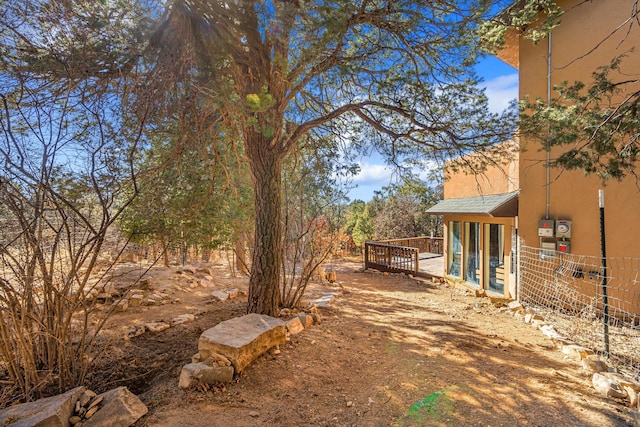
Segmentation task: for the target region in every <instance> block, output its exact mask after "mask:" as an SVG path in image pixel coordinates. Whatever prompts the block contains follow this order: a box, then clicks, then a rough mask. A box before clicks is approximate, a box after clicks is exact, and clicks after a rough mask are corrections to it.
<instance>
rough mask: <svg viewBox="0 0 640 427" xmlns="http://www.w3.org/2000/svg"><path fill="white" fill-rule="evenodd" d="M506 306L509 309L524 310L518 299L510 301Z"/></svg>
mask: <svg viewBox="0 0 640 427" xmlns="http://www.w3.org/2000/svg"><path fill="white" fill-rule="evenodd" d="M507 307H508V308H509V310H511V311H521V310H524V307H523V306H522V304H520V302H519V301H511V302H510V303H509V304H507Z"/></svg>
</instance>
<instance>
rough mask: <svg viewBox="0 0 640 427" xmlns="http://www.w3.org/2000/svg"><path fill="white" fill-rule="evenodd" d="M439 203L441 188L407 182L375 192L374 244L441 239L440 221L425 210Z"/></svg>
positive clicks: (416, 181) (414, 181) (412, 181)
mask: <svg viewBox="0 0 640 427" xmlns="http://www.w3.org/2000/svg"><path fill="white" fill-rule="evenodd" d="M441 199H442V187H441V186H436V187H435V188H434V187H431V186H428V185H427V184H426V183H424V182H422V181H420V180H417V179H409V180H406V181H404V182H403V183H402V184H401V185H398V184H396V185H391V186H389V187H385V188H383V190H382V191H380V192H377V193H376V195H375V197H374V200H373V201H372V204H375V205H377V209H376V212H375V218H374V225H375V240H386V239H397V238H404V237H419V236H429V235H434V236H442V222H441V218H440V217H437V216H432V215H429V214H427V213H426V210H427V209H428V208H430V207H431V206H433V205H434V204H436V203H437V202H438V201H440V200H441Z"/></svg>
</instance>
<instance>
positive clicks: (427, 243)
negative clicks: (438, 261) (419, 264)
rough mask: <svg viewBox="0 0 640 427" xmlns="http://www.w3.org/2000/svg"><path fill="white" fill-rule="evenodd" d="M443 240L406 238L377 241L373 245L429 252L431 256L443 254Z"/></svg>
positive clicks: (437, 238)
mask: <svg viewBox="0 0 640 427" xmlns="http://www.w3.org/2000/svg"><path fill="white" fill-rule="evenodd" d="M443 241H444V238H442V237H406V238H404V239H390V240H378V241H376V242H375V243H384V244H387V245H393V246H406V247H409V248H416V249H418V252H421V253H422V252H430V253H432V254H440V255H442V254H444V250H443V249H444V248H443V246H442V245H443Z"/></svg>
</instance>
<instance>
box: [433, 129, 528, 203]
mask: <svg viewBox="0 0 640 427" xmlns="http://www.w3.org/2000/svg"><path fill="white" fill-rule="evenodd" d="M503 145H513V143H512V142H511V141H509V142H506V143H504V144H503ZM513 156H514V157H513V158H512V159H509V160H508V161H504V162H502V163H501V164H499V165H496V164H492V165H489V166H487V168H486V170H485V171H483V172H482V173H476V174H474V173H471V172H470V171H468V170H465V169H461V170H458V171H455V172H448V171H447V172H445V181H444V198H445V199H451V198H460V197H474V196H490V195H493V194H504V193H511V192H513V191H516V190H517V189H518V187H519V184H518V180H519V176H518V159H519V153H518V152H515V153H513Z"/></svg>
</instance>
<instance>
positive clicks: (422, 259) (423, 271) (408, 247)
mask: <svg viewBox="0 0 640 427" xmlns="http://www.w3.org/2000/svg"><path fill="white" fill-rule="evenodd" d="M442 243H443V239H442V237H411V238H406V239H394V240H384V241H378V242H366V243H365V250H364V261H365V268H373V269H376V270H380V271H390V272H401V273H406V274H414V275H416V276H422V277H443V276H444V259H443V256H442V253H443V247H442Z"/></svg>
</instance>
